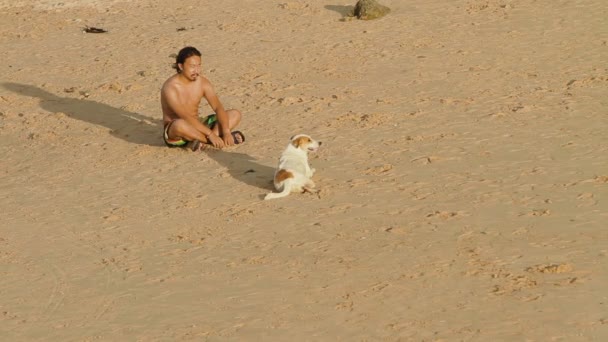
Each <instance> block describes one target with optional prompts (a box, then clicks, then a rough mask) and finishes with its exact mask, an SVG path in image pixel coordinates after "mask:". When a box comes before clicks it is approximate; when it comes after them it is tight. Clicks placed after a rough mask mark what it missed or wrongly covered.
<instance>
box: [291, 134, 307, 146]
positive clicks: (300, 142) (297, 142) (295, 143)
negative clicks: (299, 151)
mask: <svg viewBox="0 0 608 342" xmlns="http://www.w3.org/2000/svg"><path fill="white" fill-rule="evenodd" d="M311 142H312V140H310V138H309V137H305V136H304V137H299V138H297V139H296V140H294V141H292V142H291V144H292V145H293V146H295V147H296V148H299V147H300V146H302V145H304V144H310V143H311Z"/></svg>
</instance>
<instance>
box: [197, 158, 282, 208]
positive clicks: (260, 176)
mask: <svg viewBox="0 0 608 342" xmlns="http://www.w3.org/2000/svg"><path fill="white" fill-rule="evenodd" d="M207 155H208V156H209V157H210V158H211V159H213V160H215V161H216V162H217V163H218V164H220V165H222V166H223V167H225V168H226V169H228V173H229V174H230V176H232V177H233V178H234V179H236V180H238V181H240V182H243V183H245V184H247V185H251V186H255V187H258V188H260V189H262V190H266V192H269V191H273V190H274V187H273V185H272V179H273V177H274V171H275V169H274V168H273V167H270V166H266V165H262V164H260V163H258V162H256V160H255V158H253V157H251V156H250V155H248V154H246V153H239V152H225V151H220V150H210V151H208V153H207ZM265 195H266V194H265V193H264V194H262V195H260V196H261V197H262V198H263V197H264V196H265Z"/></svg>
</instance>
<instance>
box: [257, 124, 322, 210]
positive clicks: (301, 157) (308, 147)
mask: <svg viewBox="0 0 608 342" xmlns="http://www.w3.org/2000/svg"><path fill="white" fill-rule="evenodd" d="M319 146H321V142H320V141H315V140H313V139H312V138H311V137H310V136H308V135H306V134H298V135H295V136H293V137H291V139H290V142H289V144H288V145H287V148H285V150H284V151H283V153H282V154H281V158H280V159H279V167H278V168H277V170H276V171H275V173H274V187H275V189H277V191H280V192H271V193H269V194H267V195H266V197H264V199H266V200H269V199H273V198H280V197H285V196H287V195H289V194H290V193H292V192H306V191H308V192H312V193H315V192H317V191H316V190H315V183H314V182H313V181H312V179H311V178H312V175H313V174H314V173H315V169H312V168H310V165H309V164H308V152H316V151H317V150H318V149H319Z"/></svg>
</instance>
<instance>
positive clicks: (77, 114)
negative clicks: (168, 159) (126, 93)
mask: <svg viewBox="0 0 608 342" xmlns="http://www.w3.org/2000/svg"><path fill="white" fill-rule="evenodd" d="M2 86H3V87H4V88H5V89H8V90H10V91H12V92H14V93H16V94H20V95H25V96H29V97H35V98H38V99H39V100H40V107H41V108H42V109H44V110H46V111H48V112H51V113H64V114H65V115H67V116H69V117H70V118H73V119H77V120H81V121H85V122H88V123H91V124H94V125H98V126H104V127H106V128H108V129H109V130H110V134H111V135H112V136H114V137H117V138H120V139H123V140H125V141H128V142H130V143H134V144H140V145H151V146H161V145H162V140H161V139H160V136H161V132H162V129H161V124H160V120H154V119H151V118H149V117H147V116H144V115H141V114H137V113H133V112H129V111H126V110H122V109H118V108H114V107H112V106H109V105H107V104H104V103H100V102H97V101H92V100H86V99H77V98H71V97H61V96H57V95H55V94H52V93H49V92H48V91H46V90H44V89H40V88H38V87H35V86H32V85H27V84H20V83H11V82H4V83H2Z"/></svg>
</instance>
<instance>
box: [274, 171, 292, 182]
mask: <svg viewBox="0 0 608 342" xmlns="http://www.w3.org/2000/svg"><path fill="white" fill-rule="evenodd" d="M287 178H293V173H291V172H289V171H287V170H283V169H280V170H279V171H278V172H277V174H276V175H275V176H274V181H275V182H276V183H281V182H282V181H284V180H286V179H287Z"/></svg>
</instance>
